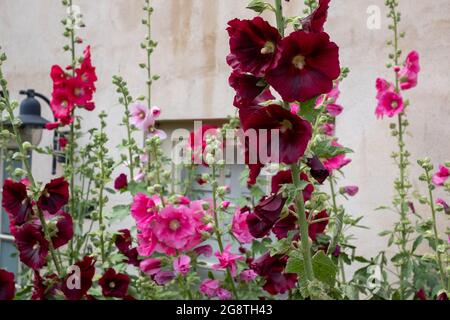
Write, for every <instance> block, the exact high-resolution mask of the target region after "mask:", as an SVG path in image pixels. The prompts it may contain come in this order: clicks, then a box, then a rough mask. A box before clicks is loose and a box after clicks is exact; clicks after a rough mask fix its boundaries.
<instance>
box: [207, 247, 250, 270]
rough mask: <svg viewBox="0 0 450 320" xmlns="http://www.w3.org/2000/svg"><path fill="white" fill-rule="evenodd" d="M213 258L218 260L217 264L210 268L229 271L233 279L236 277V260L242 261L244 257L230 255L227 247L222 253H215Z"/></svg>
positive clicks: (229, 249)
mask: <svg viewBox="0 0 450 320" xmlns="http://www.w3.org/2000/svg"><path fill="white" fill-rule="evenodd" d="M215 256H216V257H217V259H218V260H219V263H217V264H213V265H212V268H213V269H214V270H219V269H227V268H228V269H229V270H230V273H231V275H232V276H233V277H235V276H236V273H237V265H236V261H238V260H244V257H242V256H240V255H237V254H234V253H231V245H230V244H229V245H227V246H226V247H225V248H224V249H223V251H222V252H219V251H217V252H216V253H215Z"/></svg>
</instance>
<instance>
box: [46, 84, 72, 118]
mask: <svg viewBox="0 0 450 320" xmlns="http://www.w3.org/2000/svg"><path fill="white" fill-rule="evenodd" d="M50 108H51V109H52V111H53V115H54V116H55V118H56V119H58V120H60V119H64V121H61V122H67V119H72V117H71V114H72V111H73V108H74V104H73V101H72V100H71V95H70V92H69V91H68V90H67V88H55V89H54V90H53V93H52V100H51V102H50ZM69 121H70V120H69Z"/></svg>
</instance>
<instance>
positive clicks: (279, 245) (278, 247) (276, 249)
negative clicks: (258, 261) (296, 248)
mask: <svg viewBox="0 0 450 320" xmlns="http://www.w3.org/2000/svg"><path fill="white" fill-rule="evenodd" d="M290 247H291V239H289V238H285V239H281V240H280V241H277V242H275V243H274V244H272V245H271V246H270V256H271V257H273V256H275V255H277V254H286V253H287V252H288V251H289V249H290Z"/></svg>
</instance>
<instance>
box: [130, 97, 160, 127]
mask: <svg viewBox="0 0 450 320" xmlns="http://www.w3.org/2000/svg"><path fill="white" fill-rule="evenodd" d="M130 113H131V118H130V123H131V124H133V125H134V126H135V127H136V128H138V129H140V130H143V131H146V130H147V129H148V128H149V127H150V126H153V125H154V124H155V119H154V117H153V116H152V114H151V113H150V110H148V108H147V106H146V105H144V104H143V103H142V102H135V103H133V104H132V105H131V107H130Z"/></svg>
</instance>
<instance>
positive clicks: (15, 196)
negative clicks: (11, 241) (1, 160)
mask: <svg viewBox="0 0 450 320" xmlns="http://www.w3.org/2000/svg"><path fill="white" fill-rule="evenodd" d="M2 206H3V209H5V211H6V213H8V216H9V220H10V229H11V231H13V227H14V226H20V225H22V224H24V223H25V222H26V221H27V220H28V218H29V217H30V215H31V213H32V206H31V201H30V199H29V198H28V195H27V187H26V185H25V184H23V183H22V182H14V181H12V180H11V179H7V180H5V183H4V185H3V192H2ZM11 233H14V232H11Z"/></svg>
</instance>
